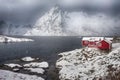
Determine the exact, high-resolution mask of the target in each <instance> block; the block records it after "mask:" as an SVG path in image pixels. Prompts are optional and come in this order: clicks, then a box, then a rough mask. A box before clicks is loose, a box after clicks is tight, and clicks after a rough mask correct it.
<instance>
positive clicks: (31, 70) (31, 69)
mask: <svg viewBox="0 0 120 80" xmlns="http://www.w3.org/2000/svg"><path fill="white" fill-rule="evenodd" d="M25 70H29V71H30V72H35V73H40V74H44V72H45V70H44V69H42V68H25Z"/></svg>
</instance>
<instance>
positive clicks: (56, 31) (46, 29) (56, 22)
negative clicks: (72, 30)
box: [25, 6, 66, 36]
mask: <svg viewBox="0 0 120 80" xmlns="http://www.w3.org/2000/svg"><path fill="white" fill-rule="evenodd" d="M62 13H63V12H62V11H61V10H60V8H59V7H57V6H55V7H53V8H52V9H51V10H50V11H49V12H47V13H46V14H45V15H43V16H42V17H40V19H38V21H37V22H36V23H35V25H34V27H33V28H32V30H30V31H28V32H26V34H25V35H29V36H30V35H32V36H33V35H35V36H36V35H40V36H64V35H66V34H65V33H64V31H63V21H64V20H63V19H62V17H63V14H62ZM43 33H44V34H43Z"/></svg>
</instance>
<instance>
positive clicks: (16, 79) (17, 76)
mask: <svg viewBox="0 0 120 80" xmlns="http://www.w3.org/2000/svg"><path fill="white" fill-rule="evenodd" d="M0 80H44V79H43V78H41V77H37V76H34V75H27V74H21V73H15V72H11V71H7V70H0Z"/></svg>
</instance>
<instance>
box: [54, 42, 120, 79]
mask: <svg viewBox="0 0 120 80" xmlns="http://www.w3.org/2000/svg"><path fill="white" fill-rule="evenodd" d="M117 45H118V44H117ZM113 46H115V44H114V45H113ZM59 55H60V56H62V57H61V58H60V59H59V60H57V63H56V67H57V68H58V69H59V70H60V71H59V78H60V80H100V79H102V80H108V79H109V80H120V43H119V47H116V48H115V49H113V50H112V51H111V52H109V54H108V52H103V51H100V50H98V49H95V48H83V49H76V50H73V51H69V52H64V53H60V54H59Z"/></svg>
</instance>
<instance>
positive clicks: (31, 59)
mask: <svg viewBox="0 0 120 80" xmlns="http://www.w3.org/2000/svg"><path fill="white" fill-rule="evenodd" d="M21 60H22V61H34V60H35V59H34V58H32V57H24V58H22V59H21Z"/></svg>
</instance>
